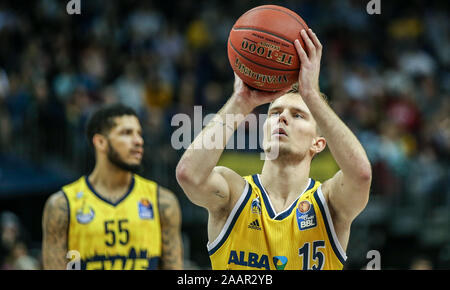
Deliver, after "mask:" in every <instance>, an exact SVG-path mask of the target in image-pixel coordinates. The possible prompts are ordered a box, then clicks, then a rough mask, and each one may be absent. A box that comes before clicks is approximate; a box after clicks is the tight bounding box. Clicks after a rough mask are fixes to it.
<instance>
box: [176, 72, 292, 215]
mask: <svg viewBox="0 0 450 290" xmlns="http://www.w3.org/2000/svg"><path fill="white" fill-rule="evenodd" d="M282 94H284V92H283V91H279V92H276V93H269V92H262V91H256V90H252V89H250V88H249V87H248V86H247V85H245V84H244V83H243V81H242V80H241V79H240V78H239V77H238V76H237V75H236V74H235V83H234V92H233V94H232V96H231V97H230V99H229V100H228V102H227V103H226V104H225V105H224V107H223V108H222V109H221V110H220V111H219V112H218V113H217V114H216V116H215V117H214V118H213V119H212V120H211V121H210V122H209V124H208V125H207V126H206V127H205V128H204V129H203V130H202V132H201V133H200V134H199V135H198V136H197V137H196V138H195V140H194V141H193V142H192V144H191V145H190V146H189V148H188V149H187V150H186V152H185V153H184V155H183V156H182V158H181V159H180V161H179V163H178V165H177V169H176V177H177V180H178V183H179V184H180V186H181V187H182V188H183V190H184V192H185V193H186V195H187V196H188V198H189V199H190V200H191V201H192V202H193V203H195V204H197V205H199V206H202V207H205V208H208V209H220V208H223V206H224V205H226V204H228V202H229V197H230V196H229V195H230V191H233V192H241V191H242V190H243V189H244V186H245V181H244V180H243V179H242V177H241V176H239V175H238V174H236V173H235V172H234V171H232V170H230V169H228V168H225V167H216V165H217V162H218V161H219V158H220V156H221V155H222V152H223V150H224V148H225V146H226V144H227V142H228V140H229V139H230V137H231V136H232V135H233V134H234V131H235V130H236V128H237V127H238V126H239V124H240V123H241V122H242V121H244V119H245V117H246V116H247V115H248V114H249V113H251V112H252V111H253V109H254V108H255V107H257V106H259V105H262V104H265V103H269V102H271V101H273V100H274V99H276V98H277V97H279V96H281V95H282ZM227 115H229V116H231V118H230V117H229V118H228V120H230V119H233V120H234V122H227ZM211 136H215V138H221V140H220V144H219V145H220V146H216V144H218V142H217V140H216V142H215V146H210V145H211V144H207V142H208V141H209V140H211V138H210V137H211ZM218 136H219V137H218ZM211 147H214V148H212V149H210V148H211Z"/></svg>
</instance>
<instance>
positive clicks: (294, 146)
mask: <svg viewBox="0 0 450 290" xmlns="http://www.w3.org/2000/svg"><path fill="white" fill-rule="evenodd" d="M315 137H317V130H316V122H315V120H314V118H313V116H312V114H311V112H310V111H309V109H308V106H306V104H305V102H303V99H302V98H301V96H300V95H299V94H293V93H290V94H286V95H284V96H281V97H279V98H278V99H276V100H275V101H274V102H273V103H272V104H271V106H270V108H269V111H268V118H267V120H266V122H265V123H264V142H263V147H264V151H265V152H267V151H273V150H278V151H277V152H278V154H279V156H285V155H288V156H295V157H300V158H303V157H304V156H305V155H306V154H308V152H309V150H311V148H312V144H313V143H314V139H315Z"/></svg>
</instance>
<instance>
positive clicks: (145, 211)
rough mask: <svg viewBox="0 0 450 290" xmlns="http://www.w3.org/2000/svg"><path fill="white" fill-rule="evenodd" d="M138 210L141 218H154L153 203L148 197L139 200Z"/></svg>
mask: <svg viewBox="0 0 450 290" xmlns="http://www.w3.org/2000/svg"><path fill="white" fill-rule="evenodd" d="M138 211H139V217H140V218H141V219H147V220H151V219H153V218H154V214H153V205H152V203H151V202H150V201H149V200H148V199H146V198H143V199H141V201H139V202H138Z"/></svg>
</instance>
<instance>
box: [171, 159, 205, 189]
mask: <svg viewBox="0 0 450 290" xmlns="http://www.w3.org/2000/svg"><path fill="white" fill-rule="evenodd" d="M175 176H176V178H177V181H178V183H179V184H180V185H181V187H183V186H184V185H190V186H196V185H199V184H200V181H199V180H198V178H196V177H195V175H194V174H193V170H192V168H190V166H188V164H187V162H186V161H180V162H179V163H178V165H177V168H176V171H175Z"/></svg>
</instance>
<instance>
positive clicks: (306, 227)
mask: <svg viewBox="0 0 450 290" xmlns="http://www.w3.org/2000/svg"><path fill="white" fill-rule="evenodd" d="M244 179H245V181H246V185H245V189H244V191H243V193H242V195H241V196H240V198H239V200H238V201H237V203H236V205H235V206H234V208H233V209H232V211H231V213H230V215H229V217H228V219H227V221H226V223H225V225H224V227H223V228H222V230H221V232H220V234H219V236H218V237H217V238H216V239H215V240H214V241H213V242H211V243H208V245H207V248H208V253H209V256H210V260H211V265H212V269H213V270H232V269H236V270H244V269H252V270H256V269H267V270H341V269H342V268H343V265H344V263H345V260H346V259H347V257H346V254H345V251H344V250H343V248H342V247H341V245H340V243H339V241H338V239H337V236H336V233H335V231H334V227H333V222H332V220H331V216H330V212H329V209H328V206H327V203H326V200H325V197H324V195H323V193H322V190H321V184H320V182H318V181H315V180H313V179H311V178H310V179H309V183H308V186H307V187H306V188H305V189H304V190H303V192H301V194H300V195H299V197H298V198H297V199H296V200H295V201H294V202H293V203H292V205H291V206H289V207H288V208H287V209H286V210H284V211H282V212H280V213H277V212H276V211H275V209H274V207H273V206H272V204H271V201H270V198H269V195H268V194H267V192H266V190H265V189H264V187H263V186H262V184H261V181H260V176H259V175H258V174H255V175H253V176H246V177H244Z"/></svg>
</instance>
